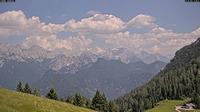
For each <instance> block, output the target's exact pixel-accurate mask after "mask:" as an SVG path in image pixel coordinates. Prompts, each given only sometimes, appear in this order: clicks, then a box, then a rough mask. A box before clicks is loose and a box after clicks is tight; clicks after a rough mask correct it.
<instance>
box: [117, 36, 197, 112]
mask: <svg viewBox="0 0 200 112" xmlns="http://www.w3.org/2000/svg"><path fill="white" fill-rule="evenodd" d="M195 94H200V38H199V39H197V41H195V42H194V43H192V44H190V45H188V46H185V47H183V48H182V49H180V50H179V51H177V52H176V54H175V57H174V58H173V59H172V60H171V62H170V63H169V64H167V65H166V67H165V68H164V70H162V71H161V72H160V73H158V74H157V75H156V76H155V77H154V78H153V79H152V80H151V81H150V82H148V83H147V84H145V85H143V86H142V87H139V88H137V89H135V90H133V91H131V92H130V93H128V94H126V95H124V96H123V97H120V98H118V99H117V100H116V103H117V104H118V105H119V107H120V111H134V112H143V111H144V110H147V109H149V108H153V107H155V106H156V104H157V103H158V102H159V101H162V100H165V99H182V98H184V97H189V98H191V97H194V96H195Z"/></svg>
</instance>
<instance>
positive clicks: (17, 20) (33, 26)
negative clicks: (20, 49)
mask: <svg viewBox="0 0 200 112" xmlns="http://www.w3.org/2000/svg"><path fill="white" fill-rule="evenodd" d="M0 26H1V27H0V35H1V37H3V38H6V37H9V36H18V35H19V36H29V35H49V34H54V33H57V32H60V31H62V30H63V28H64V25H59V24H52V23H49V24H45V23H43V22H41V21H40V19H39V17H35V16H33V17H31V18H27V17H26V15H25V14H24V13H23V12H22V11H21V10H19V11H7V12H4V13H1V14H0Z"/></svg>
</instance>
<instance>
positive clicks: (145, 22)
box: [127, 14, 157, 28]
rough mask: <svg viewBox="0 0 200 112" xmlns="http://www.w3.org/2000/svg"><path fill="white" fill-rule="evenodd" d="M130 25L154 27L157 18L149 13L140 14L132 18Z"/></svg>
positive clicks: (128, 24)
mask: <svg viewBox="0 0 200 112" xmlns="http://www.w3.org/2000/svg"><path fill="white" fill-rule="evenodd" d="M127 26H128V27H134V28H145V27H147V28H152V27H156V26H157V25H156V24H155V18H154V17H152V16H149V15H144V14H139V15H137V16H136V17H134V18H132V19H131V20H130V21H129V22H128V23H127Z"/></svg>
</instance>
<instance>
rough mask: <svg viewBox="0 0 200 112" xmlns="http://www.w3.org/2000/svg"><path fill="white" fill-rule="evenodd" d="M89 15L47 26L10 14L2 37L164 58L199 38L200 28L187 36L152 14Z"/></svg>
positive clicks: (1, 24)
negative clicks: (158, 21)
mask: <svg viewBox="0 0 200 112" xmlns="http://www.w3.org/2000/svg"><path fill="white" fill-rule="evenodd" d="M90 14H92V15H91V16H90V17H87V18H83V19H81V20H78V21H77V20H74V19H72V20H69V21H66V22H65V23H63V24H53V23H49V24H46V23H44V22H41V21H40V19H39V17H35V16H33V17H30V18H27V17H26V15H25V14H24V13H23V12H22V11H20V10H19V11H7V12H4V13H1V14H0V37H1V38H7V37H10V36H25V37H27V38H26V39H25V40H24V41H23V42H22V45H23V46H24V47H31V46H33V45H38V46H40V47H43V48H45V49H48V50H56V49H66V50H69V51H73V52H77V53H81V52H82V51H86V50H88V49H89V50H92V52H96V53H97V54H102V53H104V52H106V51H105V49H104V48H102V47H99V46H98V45H94V44H93V45H91V44H92V42H93V41H96V42H95V43H100V44H101V45H100V46H105V48H106V46H109V47H112V48H119V47H122V48H128V49H129V50H130V51H131V52H140V51H147V52H150V53H160V54H164V55H169V54H172V53H174V52H175V51H176V50H178V49H179V48H181V47H183V46H184V45H186V44H190V43H191V42H192V41H195V39H196V38H197V37H200V28H197V29H196V30H194V31H192V32H188V33H176V32H173V31H172V30H170V29H166V28H163V27H160V26H159V25H157V24H156V21H155V20H156V19H155V18H154V17H152V16H150V15H144V14H139V15H137V16H135V17H133V19H131V20H130V21H128V22H125V21H122V19H120V18H118V17H116V16H113V15H109V14H101V13H98V12H95V11H93V12H92V11H91V12H90ZM131 27H132V28H139V29H142V28H148V29H149V31H147V32H145V33H130V31H129V28H131ZM62 31H65V32H66V33H68V32H73V34H74V35H75V36H71V37H66V38H65V39H59V38H58V33H59V32H62ZM94 35H95V36H96V35H98V37H95V36H94ZM102 37H103V38H102ZM105 37H106V38H105ZM96 38H97V39H96ZM99 38H101V39H99ZM99 40H101V42H98V41H99Z"/></svg>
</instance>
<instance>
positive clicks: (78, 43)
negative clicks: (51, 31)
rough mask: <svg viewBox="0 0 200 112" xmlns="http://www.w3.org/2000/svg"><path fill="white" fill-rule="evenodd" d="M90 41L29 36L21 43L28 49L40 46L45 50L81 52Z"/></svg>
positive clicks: (83, 38)
mask: <svg viewBox="0 0 200 112" xmlns="http://www.w3.org/2000/svg"><path fill="white" fill-rule="evenodd" d="M91 42H92V40H90V39H88V38H86V37H84V36H78V37H69V38H67V39H58V38H57V37H56V35H51V36H30V37H28V38H26V40H25V41H24V42H23V43H22V46H23V47H25V48H30V47H31V46H33V45H37V46H40V47H42V48H44V49H47V50H56V49H66V50H78V49H79V50H81V49H85V48H87V47H88V46H89V45H90V44H91Z"/></svg>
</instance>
